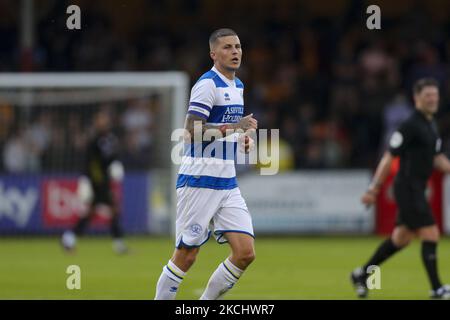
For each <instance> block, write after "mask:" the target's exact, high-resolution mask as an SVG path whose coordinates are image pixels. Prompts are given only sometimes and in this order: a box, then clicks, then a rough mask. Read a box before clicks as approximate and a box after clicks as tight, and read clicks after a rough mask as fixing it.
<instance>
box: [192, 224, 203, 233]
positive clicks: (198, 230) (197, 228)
mask: <svg viewBox="0 0 450 320" xmlns="http://www.w3.org/2000/svg"><path fill="white" fill-rule="evenodd" d="M190 230H191V234H192V235H193V236H199V235H200V234H201V233H202V226H201V225H199V224H198V223H194V224H192V225H191V226H190Z"/></svg>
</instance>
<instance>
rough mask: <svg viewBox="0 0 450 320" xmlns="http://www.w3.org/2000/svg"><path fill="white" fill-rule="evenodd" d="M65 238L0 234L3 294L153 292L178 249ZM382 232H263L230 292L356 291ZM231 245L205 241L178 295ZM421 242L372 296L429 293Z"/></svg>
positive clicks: (154, 241)
mask: <svg viewBox="0 0 450 320" xmlns="http://www.w3.org/2000/svg"><path fill="white" fill-rule="evenodd" d="M58 241H59V239H58V238H31V237H24V238H1V239H0V299H153V297H154V290H155V285H156V282H157V280H158V277H159V275H160V272H161V268H162V266H163V265H164V264H165V263H167V260H168V259H169V258H170V255H171V253H172V251H173V241H172V240H171V239H169V238H152V237H133V238H128V239H127V242H128V244H129V246H130V248H131V250H132V252H131V253H130V254H129V255H126V256H117V255H116V254H115V253H114V252H113V251H112V245H111V240H110V239H108V238H102V237H92V238H83V239H81V240H80V241H79V244H78V249H77V252H76V253H75V254H73V255H68V254H65V253H64V252H63V251H62V250H61V248H60V246H59V242H58ZM380 241H381V238H377V237H352V238H349V237H345V238H343V237H315V238H304V237H297V238H265V237H259V238H257V240H256V253H257V259H256V261H255V262H254V264H252V265H251V266H250V268H249V269H248V270H247V272H246V273H245V274H244V275H243V276H242V278H241V279H240V281H239V282H238V284H237V285H236V286H235V287H234V288H233V290H231V291H230V292H229V293H228V294H227V296H226V299H355V294H354V291H353V288H352V287H351V285H350V282H349V272H350V271H351V270H352V269H353V268H354V267H356V266H358V265H361V264H362V263H363V262H365V261H366V260H367V258H368V257H369V255H371V254H372V253H373V251H374V250H375V248H376V246H377V245H378V244H379V243H380ZM228 250H229V249H228V246H227V245H218V244H216V243H215V242H214V241H213V240H210V241H209V242H208V243H207V244H205V245H204V246H203V247H202V249H201V251H200V254H199V256H198V259H197V262H196V263H195V265H194V266H193V267H192V269H191V270H190V271H189V273H188V275H187V277H186V278H185V280H184V282H183V283H182V285H181V287H180V289H179V293H178V296H177V298H178V299H198V297H199V296H200V295H201V292H202V290H203V288H204V286H205V285H206V283H207V281H208V278H209V276H210V275H211V273H212V272H213V271H214V269H215V268H216V267H217V265H218V264H219V263H220V262H221V261H223V260H224V258H225V257H226V256H227V254H228ZM438 263H439V266H440V273H441V278H442V280H443V281H444V282H446V281H447V282H448V281H450V268H449V266H450V239H449V238H445V239H443V240H442V241H441V243H440V246H439V260H438ZM72 264H76V265H79V266H80V268H81V289H80V290H68V289H67V288H66V280H67V277H68V276H69V275H68V274H67V273H66V269H67V267H68V266H69V265H72ZM428 291H429V285H428V281H427V278H426V274H425V272H424V267H423V265H422V262H421V258H420V242H418V241H415V242H414V243H413V244H411V245H410V246H409V247H408V248H406V249H405V250H403V251H401V252H399V253H397V255H396V256H395V257H393V258H392V259H391V260H389V261H388V262H387V263H386V264H385V265H383V267H382V269H381V290H372V291H371V292H370V299H428Z"/></svg>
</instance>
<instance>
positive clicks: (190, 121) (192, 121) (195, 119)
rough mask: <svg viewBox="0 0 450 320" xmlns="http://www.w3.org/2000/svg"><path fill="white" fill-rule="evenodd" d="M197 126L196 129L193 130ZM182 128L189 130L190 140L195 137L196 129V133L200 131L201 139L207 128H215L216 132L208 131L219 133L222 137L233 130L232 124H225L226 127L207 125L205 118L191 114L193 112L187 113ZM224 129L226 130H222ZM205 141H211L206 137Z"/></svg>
mask: <svg viewBox="0 0 450 320" xmlns="http://www.w3.org/2000/svg"><path fill="white" fill-rule="evenodd" d="M196 126H197V129H196V130H194V129H195V128H196ZM200 126H201V131H200ZM184 128H185V129H186V130H187V131H188V132H189V135H190V140H191V141H194V139H195V138H196V137H195V132H196V131H197V132H198V133H200V132H201V134H202V140H203V138H204V133H205V132H206V131H207V130H215V131H216V132H215V133H214V132H213V131H210V133H212V134H213V135H217V136H219V135H221V136H222V137H225V136H227V135H229V134H231V133H232V132H233V130H234V127H233V126H232V125H227V126H226V128H223V126H221V127H218V126H213V125H208V124H206V120H205V119H204V118H202V117H199V116H196V115H193V114H188V115H187V116H186V121H185V125H184ZM224 129H226V130H224ZM206 141H211V139H206Z"/></svg>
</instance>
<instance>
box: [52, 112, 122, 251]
mask: <svg viewBox="0 0 450 320" xmlns="http://www.w3.org/2000/svg"><path fill="white" fill-rule="evenodd" d="M94 127H95V133H94V136H93V139H92V140H91V141H90V142H89V144H88V150H87V161H86V168H85V175H84V176H82V177H81V178H80V180H79V183H78V195H79V197H80V198H81V200H82V201H83V202H85V203H88V204H89V210H88V212H87V215H85V216H83V217H81V218H80V219H79V220H78V222H77V224H76V225H75V227H74V228H73V229H72V230H69V231H66V232H64V234H63V236H62V239H61V242H62V245H63V247H64V249H66V250H67V251H73V250H74V249H75V245H76V238H77V236H81V235H82V234H83V233H84V231H85V229H86V227H87V226H88V224H89V222H90V220H91V219H92V217H93V216H94V214H95V209H96V206H97V205H100V204H103V205H106V206H108V207H109V209H110V212H111V220H110V228H111V235H112V237H113V249H114V250H115V251H116V252H117V253H119V254H123V253H127V251H128V249H127V247H126V245H125V243H124V241H123V232H122V230H121V227H120V225H119V217H120V214H119V207H118V204H117V203H116V201H115V199H114V196H113V194H112V191H111V179H112V180H118V181H120V180H122V178H123V166H122V164H121V163H120V162H119V160H118V151H119V141H118V138H117V137H116V136H115V135H114V134H113V133H112V132H111V129H110V127H111V119H110V115H109V113H108V112H106V111H100V112H98V113H97V114H96V115H95V117H94Z"/></svg>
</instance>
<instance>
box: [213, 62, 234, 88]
mask: <svg viewBox="0 0 450 320" xmlns="http://www.w3.org/2000/svg"><path fill="white" fill-rule="evenodd" d="M211 70H212V71H214V72H215V73H217V74H218V75H219V77H220V78H221V79H222V80H223V81H225V83H226V84H228V85H229V86H231V87H233V88H235V87H236V78H235V79H234V80H230V79H228V78H227V77H225V76H224V75H223V74H222V73H221V72H220V71H219V70H217V68H216V66H213V67H212V68H211Z"/></svg>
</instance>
